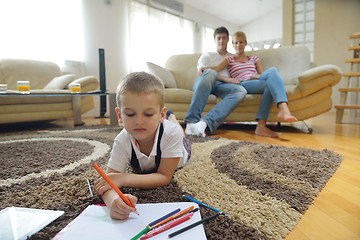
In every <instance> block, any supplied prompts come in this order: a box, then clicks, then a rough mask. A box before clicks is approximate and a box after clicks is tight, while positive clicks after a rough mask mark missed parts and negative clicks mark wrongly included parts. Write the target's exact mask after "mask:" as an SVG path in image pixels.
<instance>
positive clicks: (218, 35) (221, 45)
mask: <svg viewBox="0 0 360 240" xmlns="http://www.w3.org/2000/svg"><path fill="white" fill-rule="evenodd" d="M214 41H215V44H216V49H217V51H218V52H223V51H226V48H227V44H228V42H229V31H228V30H227V29H226V28H225V27H218V28H217V29H215V31H214Z"/></svg>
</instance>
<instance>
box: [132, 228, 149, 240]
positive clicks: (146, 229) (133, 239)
mask: <svg viewBox="0 0 360 240" xmlns="http://www.w3.org/2000/svg"><path fill="white" fill-rule="evenodd" d="M149 229H150V227H149V226H146V228H144V229H143V230H142V231H141V232H139V233H138V234H136V235H135V236H134V237H133V238H131V239H130V240H136V239H138V238H139V237H140V236H141V235H143V234H144V233H146V232H147V231H149Z"/></svg>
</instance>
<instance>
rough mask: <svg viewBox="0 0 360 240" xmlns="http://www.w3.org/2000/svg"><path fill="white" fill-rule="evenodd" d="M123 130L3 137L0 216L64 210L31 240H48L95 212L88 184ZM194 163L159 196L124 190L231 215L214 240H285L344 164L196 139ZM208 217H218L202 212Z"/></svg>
mask: <svg viewBox="0 0 360 240" xmlns="http://www.w3.org/2000/svg"><path fill="white" fill-rule="evenodd" d="M119 131H120V128H112V127H81V128H76V129H75V130H59V131H35V132H16V133H4V134H0V164H1V166H3V168H2V170H1V172H0V209H3V208H6V207H8V206H17V207H29V208H39V209H53V210H63V211H65V214H64V215H63V216H61V217H60V218H58V219H57V220H55V221H54V222H53V223H51V224H49V225H48V226H47V227H45V228H44V229H43V230H41V231H40V232H38V233H37V234H35V235H33V236H32V237H31V238H30V239H49V238H51V237H53V236H55V234H56V233H57V232H59V231H60V230H61V229H62V228H64V227H65V226H66V225H67V224H68V223H69V222H70V221H71V220H73V219H74V218H75V217H76V216H77V215H79V214H80V213H81V211H82V210H84V209H85V208H86V207H87V206H88V205H90V204H94V203H102V200H101V198H99V197H98V196H94V197H90V195H89V190H88V186H87V182H86V180H87V179H89V181H90V182H91V183H93V182H94V181H95V180H96V179H97V178H98V177H99V176H98V174H97V173H96V171H95V170H93V169H92V167H91V165H92V164H93V163H94V162H96V163H98V164H99V166H100V167H101V168H103V169H105V168H106V163H107V160H108V158H109V153H110V149H111V146H112V143H113V139H114V138H115V136H116V135H117V134H118V132H119ZM190 140H191V142H192V158H191V159H190V162H189V163H188V164H187V165H186V166H185V167H184V168H182V169H181V170H178V171H177V172H176V173H175V175H174V178H173V180H172V182H171V183H170V184H169V185H167V186H164V187H159V188H156V189H152V190H140V189H130V188H122V191H123V192H126V193H132V194H134V195H136V196H137V197H138V198H139V200H138V202H139V203H153V202H178V201H187V200H186V199H185V198H184V197H183V195H184V194H187V195H189V196H191V197H194V198H196V199H198V200H200V201H202V202H204V203H206V204H208V205H210V206H213V207H215V208H217V209H220V210H222V211H224V212H225V213H226V214H227V215H226V216H219V217H217V218H216V219H214V220H212V221H210V222H207V223H205V224H204V228H205V232H206V235H207V238H208V239H282V238H283V237H284V236H285V235H286V234H287V233H288V232H289V231H291V230H292V228H293V227H294V226H295V225H296V223H297V221H298V220H299V219H300V217H301V215H302V214H303V213H304V212H305V211H306V209H307V208H308V207H309V205H310V204H311V202H312V200H313V199H314V197H315V196H316V195H317V193H318V192H319V191H320V190H321V189H322V188H323V187H324V186H325V184H326V182H327V181H328V180H329V178H330V177H331V176H332V175H333V173H334V172H335V171H336V169H337V168H338V166H339V165H340V163H341V161H342V157H341V156H340V155H338V154H336V153H334V152H332V151H329V150H326V149H325V150H312V149H305V148H286V147H280V146H271V145H265V144H257V143H251V142H242V141H234V140H227V139H215V138H210V137H206V138H204V139H202V138H195V137H191V138H190ZM201 214H202V217H203V218H204V217H207V216H209V215H211V214H212V212H211V211H210V210H208V209H205V208H201Z"/></svg>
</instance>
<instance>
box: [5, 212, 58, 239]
mask: <svg viewBox="0 0 360 240" xmlns="http://www.w3.org/2000/svg"><path fill="white" fill-rule="evenodd" d="M63 213H64V212H63V211H52V210H42V209H32V208H20V207H7V208H5V209H3V210H1V211H0V239H1V240H10V239H11V240H17V239H26V237H27V236H31V235H32V234H34V233H36V232H38V231H40V230H41V229H42V228H43V227H45V226H46V225H48V224H49V223H51V222H52V221H54V220H55V219H56V218H58V217H59V216H61V215H62V214H63Z"/></svg>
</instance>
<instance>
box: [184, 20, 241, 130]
mask: <svg viewBox="0 0 360 240" xmlns="http://www.w3.org/2000/svg"><path fill="white" fill-rule="evenodd" d="M214 40H215V43H216V47H217V51H216V52H208V53H204V54H202V55H201V56H200V58H199V61H198V65H197V69H198V77H197V78H196V80H195V82H194V85H193V92H194V95H193V97H192V99H191V104H190V107H189V109H188V111H187V113H186V115H185V118H184V121H185V122H186V129H185V133H186V134H187V135H196V136H199V137H205V136H206V134H205V131H206V133H208V134H211V133H212V132H213V131H215V130H216V129H217V128H218V127H219V126H220V124H221V123H222V122H223V121H224V120H225V118H226V117H227V116H228V115H229V114H230V113H231V112H232V111H233V110H234V109H235V108H236V107H237V105H238V104H239V103H240V102H241V101H242V100H243V98H244V97H245V95H246V90H245V88H244V87H242V86H241V85H236V84H232V83H225V82H223V81H222V77H223V76H224V77H230V75H229V72H228V70H227V69H224V70H222V71H220V72H219V73H217V72H216V71H215V70H212V69H206V70H204V71H202V69H203V68H205V67H214V66H217V65H218V64H219V63H220V62H221V61H222V60H223V59H224V58H225V57H227V56H230V55H231V53H228V51H227V49H226V48H227V44H228V42H229V32H228V30H227V29H226V28H225V27H219V28H217V29H215V32H214ZM210 94H214V95H215V96H217V97H219V98H221V99H222V100H221V101H220V102H219V103H218V104H216V106H215V107H213V108H212V109H211V110H210V111H209V112H208V113H207V114H206V115H205V116H204V117H203V118H201V113H202V111H203V110H204V107H205V105H206V102H207V100H208V97H209V95H210Z"/></svg>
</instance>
